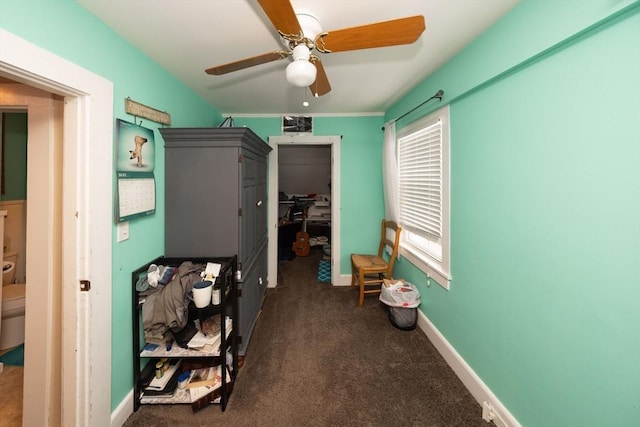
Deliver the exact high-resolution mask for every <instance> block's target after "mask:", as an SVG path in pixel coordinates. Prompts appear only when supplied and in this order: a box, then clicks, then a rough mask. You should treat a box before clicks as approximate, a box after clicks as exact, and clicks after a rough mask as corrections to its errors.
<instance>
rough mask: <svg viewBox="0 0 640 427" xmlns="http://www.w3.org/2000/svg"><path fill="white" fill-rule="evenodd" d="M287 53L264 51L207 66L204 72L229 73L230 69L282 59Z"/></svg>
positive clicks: (234, 69)
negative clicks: (238, 59)
mask: <svg viewBox="0 0 640 427" xmlns="http://www.w3.org/2000/svg"><path fill="white" fill-rule="evenodd" d="M287 55H288V53H287V52H285V51H281V50H276V51H274V52H269V53H264V54H262V55H258V56H253V57H251V58H246V59H241V60H240V61H235V62H229V63H228V64H224V65H218V66H217V67H211V68H207V69H206V70H204V71H205V73H207V74H213V75H216V76H219V75H221V74H227V73H231V72H232V71H238V70H242V69H244V68H249V67H253V66H256V65H260V64H265V63H267V62H271V61H277V60H278V59H284V58H286V57H287Z"/></svg>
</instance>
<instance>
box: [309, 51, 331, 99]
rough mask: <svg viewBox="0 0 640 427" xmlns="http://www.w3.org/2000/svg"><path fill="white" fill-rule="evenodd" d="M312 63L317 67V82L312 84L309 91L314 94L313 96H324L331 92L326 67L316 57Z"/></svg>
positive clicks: (312, 58) (312, 59)
mask: <svg viewBox="0 0 640 427" xmlns="http://www.w3.org/2000/svg"><path fill="white" fill-rule="evenodd" d="M310 61H311V63H312V64H313V65H315V66H316V70H317V73H316V81H315V82H313V83H311V86H309V90H310V91H311V93H312V94H313V96H322V95H326V94H327V93H329V92H331V85H330V84H329V79H328V78H327V73H326V72H325V71H324V66H323V65H322V62H320V60H319V59H318V58H316V57H313V56H312V57H311V59H310Z"/></svg>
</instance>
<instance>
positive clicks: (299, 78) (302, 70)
mask: <svg viewBox="0 0 640 427" xmlns="http://www.w3.org/2000/svg"><path fill="white" fill-rule="evenodd" d="M309 54H310V51H309V48H308V47H306V46H305V45H302V44H299V45H298V46H296V47H295V48H294V49H293V53H292V56H293V62H292V63H291V64H289V65H287V69H286V70H285V74H286V76H287V81H288V82H289V83H291V84H292V85H294V86H298V87H305V86H309V85H310V84H311V83H313V82H315V81H316V72H317V70H316V66H315V65H313V64H312V63H311V62H309Z"/></svg>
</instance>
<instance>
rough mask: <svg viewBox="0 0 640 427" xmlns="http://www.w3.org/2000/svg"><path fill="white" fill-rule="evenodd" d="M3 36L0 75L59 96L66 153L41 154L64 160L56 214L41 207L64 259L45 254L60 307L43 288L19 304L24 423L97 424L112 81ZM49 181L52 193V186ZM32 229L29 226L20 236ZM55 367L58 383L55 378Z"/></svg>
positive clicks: (105, 313) (106, 324)
mask: <svg viewBox="0 0 640 427" xmlns="http://www.w3.org/2000/svg"><path fill="white" fill-rule="evenodd" d="M0 40H2V49H0V75H3V76H5V77H9V78H11V79H13V80H15V81H18V82H20V83H23V84H25V85H27V86H31V87H34V88H37V89H41V90H43V91H46V92H49V93H53V94H56V95H60V96H62V97H63V98H64V110H63V137H62V157H63V158H62V159H60V158H52V157H49V158H48V162H49V163H50V164H51V162H56V161H62V160H64V168H62V167H61V165H58V167H59V170H60V172H59V173H61V174H62V175H61V182H62V189H63V190H62V200H61V201H60V200H58V201H57V202H56V203H60V208H59V209H58V212H61V214H57V215H56V212H55V211H56V210H55V209H52V208H49V209H48V211H47V213H46V214H45V220H46V221H47V223H46V225H47V227H48V230H47V231H48V234H49V235H47V236H45V237H44V238H45V242H46V245H47V246H46V247H47V248H48V249H53V248H55V242H54V236H52V235H54V234H55V233H61V236H63V238H62V243H61V245H62V246H61V250H62V254H59V255H58V259H60V260H61V264H62V265H61V266H57V267H56V266H54V267H51V266H50V265H49V264H51V261H49V260H46V261H44V262H45V264H47V267H48V268H57V269H58V271H60V272H61V274H60V277H61V280H62V293H61V301H59V302H58V303H59V304H61V305H62V307H60V306H58V307H54V306H53V305H52V304H54V303H55V302H54V301H49V300H47V299H46V298H30V299H29V304H28V305H27V306H26V313H25V317H26V319H27V320H26V330H25V338H26V340H27V341H29V343H30V345H29V346H27V347H25V366H26V368H25V374H24V392H23V395H24V397H25V399H24V401H25V402H28V404H25V408H28V410H25V411H23V424H24V425H49V424H53V425H56V424H58V422H60V423H61V425H68V426H79V425H103V424H104V423H105V422H106V420H109V419H110V417H111V248H112V234H113V225H112V224H113V220H112V205H111V197H106V196H105V195H108V194H112V190H113V84H112V83H111V82H110V81H108V80H106V79H104V78H102V77H100V76H98V75H96V74H94V73H92V72H90V71H88V70H85V69H84V68H81V67H79V66H78V65H76V64H74V63H72V62H69V61H67V60H65V59H63V58H60V57H58V56H56V55H54V54H52V53H51V52H49V51H46V50H44V49H42V48H40V47H38V46H35V45H33V44H31V43H29V42H28V41H26V40H24V39H22V38H20V37H18V36H16V35H14V34H12V33H10V32H8V31H6V30H4V29H0ZM47 155H48V156H49V155H50V154H47ZM29 161H30V160H29ZM48 173H51V172H50V171H49V172H48ZM28 174H31V172H28ZM49 187H51V188H47V195H48V200H52V198H53V197H55V196H56V192H55V191H54V190H55V189H54V188H52V187H53V186H49ZM27 209H29V207H28V208H27ZM27 215H28V216H29V212H28V213H27ZM27 226H29V224H27ZM28 234H29V233H28ZM30 239H31V238H30V236H29V235H28V236H27V244H28V243H29V241H30ZM29 252H30V251H29V249H28V253H29ZM44 256H45V257H47V255H46V254H45V255H44ZM48 258H49V259H51V255H49V256H48ZM27 262H28V264H29V263H32V265H38V262H39V261H34V260H31V259H28V260H27ZM29 268H30V267H29V266H28V267H27V271H30V270H29ZM49 280H52V279H49ZM80 280H88V281H90V283H91V289H90V291H88V292H81V291H80V285H79V282H80ZM47 286H51V283H49V282H48V283H47ZM27 297H28V298H29V291H27ZM55 310H60V311H61V316H62V321H61V325H60V326H61V334H62V335H61V345H59V346H56V345H51V343H50V342H47V341H44V342H41V341H39V339H38V338H39V337H40V335H39V334H38V331H36V330H35V329H36V328H37V327H38V326H40V327H42V324H38V319H43V320H44V319H48V318H51V316H52V314H53V312H54V311H55ZM29 364H32V365H37V367H39V366H44V369H45V371H44V372H42V371H40V370H38V369H30V368H29ZM58 369H61V372H59V373H58V374H56V373H55V372H54V371H56V370H58ZM55 375H59V384H60V389H58V387H56V384H55V383H52V378H54V379H55ZM43 379H44V381H43ZM43 385H45V387H43ZM54 394H59V395H60V408H52V407H51V406H50V404H51V402H52V400H53V399H52V396H54ZM54 402H55V400H54ZM54 414H60V420H59V421H58V420H56V419H52V418H51V417H52V415H54Z"/></svg>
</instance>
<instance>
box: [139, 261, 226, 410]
mask: <svg viewBox="0 0 640 427" xmlns="http://www.w3.org/2000/svg"><path fill="white" fill-rule="evenodd" d="M185 261H191V262H193V263H194V264H203V265H206V263H207V262H213V263H218V264H220V265H221V268H220V273H219V275H218V277H217V279H216V286H219V287H220V290H221V292H220V304H219V305H211V304H210V305H209V306H208V307H205V308H196V307H195V306H194V305H193V302H189V306H188V313H189V320H188V322H191V321H193V320H192V318H194V319H196V318H197V319H198V320H200V321H202V320H204V319H207V318H209V317H211V316H214V315H216V314H220V347H219V349H215V350H214V351H213V352H211V353H203V352H202V351H199V350H193V349H185V348H182V347H180V346H178V344H176V343H175V342H173V343H171V345H170V346H165V347H163V346H160V347H158V348H157V349H155V350H153V351H148V350H145V349H144V348H145V345H146V342H145V341H144V331H143V330H142V328H143V325H142V307H143V304H144V301H145V298H146V297H145V295H144V293H143V292H138V291H137V290H136V283H137V282H138V280H139V279H140V277H141V276H144V275H146V274H147V271H148V269H149V266H150V265H151V264H156V265H162V266H171V267H178V266H180V264H182V263H183V262H185ZM236 270H237V256H236V255H233V256H230V257H210V258H208V257H195V258H194V257H185V258H181V257H163V256H162V257H158V258H156V259H154V260H152V261H149V262H148V263H146V264H145V265H143V266H140V267H139V268H137V269H136V270H134V271H133V272H132V277H131V279H132V284H131V289H132V306H133V311H132V316H133V342H132V344H133V391H134V395H133V409H134V411H137V410H138V408H139V407H140V405H141V404H179V403H190V404H191V406H192V409H193V410H194V412H195V411H196V410H199V409H201V408H202V407H204V406H206V405H208V404H210V403H218V404H220V406H221V409H222V411H224V410H225V409H226V406H227V403H228V401H229V397H230V395H231V392H232V391H233V385H234V382H235V378H236V375H237V373H238V344H239V339H238V328H237V324H238V323H237V322H238V285H237V282H236ZM227 317H229V318H230V319H231V331H230V332H228V331H227V324H226V323H227V322H226V321H225V319H226V318H227ZM228 352H229V353H230V354H231V363H230V365H229V364H228V363H227V353H228ZM160 358H167V359H169V360H170V361H176V360H178V359H179V360H180V361H181V365H180V367H179V369H180V370H181V371H186V370H188V369H196V368H198V367H204V366H218V365H222V366H223V367H227V368H228V370H229V375H230V378H229V375H227V369H222V370H221V376H222V387H220V388H218V389H216V391H215V392H214V393H213V394H212V395H208V396H206V398H201V399H199V400H197V401H195V402H192V401H191V398H190V392H186V393H185V392H184V390H183V391H180V392H179V391H177V392H176V393H175V395H174V396H173V397H167V396H164V397H161V398H158V397H154V396H146V395H145V386H146V384H147V382H148V378H149V377H150V376H152V375H153V371H154V367H155V362H156V360H159V359H160ZM185 397H186V398H185Z"/></svg>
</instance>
